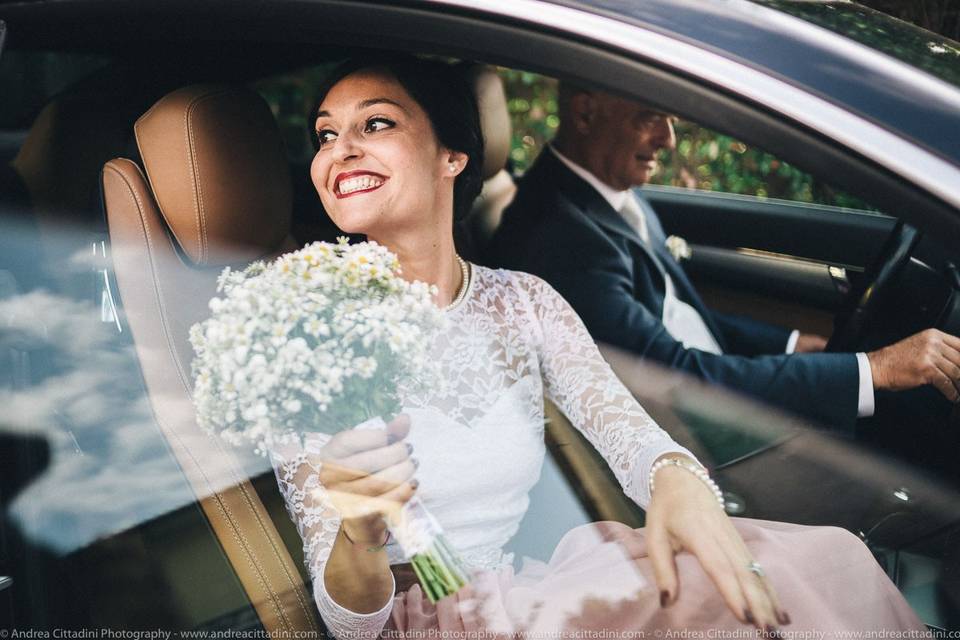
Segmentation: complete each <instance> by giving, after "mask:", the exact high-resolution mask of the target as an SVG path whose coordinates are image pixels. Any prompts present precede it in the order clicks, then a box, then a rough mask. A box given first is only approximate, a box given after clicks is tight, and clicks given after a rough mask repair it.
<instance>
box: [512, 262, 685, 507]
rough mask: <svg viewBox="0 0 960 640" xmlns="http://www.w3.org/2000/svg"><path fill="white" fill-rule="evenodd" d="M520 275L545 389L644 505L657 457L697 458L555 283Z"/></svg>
mask: <svg viewBox="0 0 960 640" xmlns="http://www.w3.org/2000/svg"><path fill="white" fill-rule="evenodd" d="M516 281H517V282H518V285H519V286H520V288H521V289H522V290H524V291H522V293H525V294H526V295H522V296H521V297H523V298H524V300H526V301H528V303H529V309H528V312H529V313H531V314H532V315H533V320H534V321H533V322H531V323H530V326H531V327H533V329H534V331H535V332H537V333H538V335H535V336H534V338H535V340H536V342H537V343H538V346H539V351H540V368H541V375H542V376H543V381H544V392H545V394H546V395H547V397H548V398H550V400H552V401H553V402H554V403H555V404H556V405H557V407H559V409H560V410H561V411H563V413H564V414H565V415H566V416H567V418H569V420H570V422H571V423H572V424H573V426H574V427H576V428H577V429H578V430H579V431H580V432H581V433H582V434H583V435H584V436H585V437H586V438H587V440H588V441H589V442H590V444H592V445H593V447H594V448H595V449H596V450H597V451H599V452H600V454H601V455H602V456H603V458H604V460H606V461H607V464H608V465H609V466H610V469H611V470H612V471H613V474H614V475H615V476H616V478H617V480H618V481H619V482H620V486H621V487H623V491H624V493H625V494H626V495H627V496H629V497H630V498H631V499H632V500H633V501H634V502H636V503H637V504H638V505H640V506H641V507H643V508H644V509H645V508H646V507H647V505H648V504H649V503H650V488H649V486H647V485H648V478H649V473H650V467H651V466H653V463H654V461H655V460H656V459H657V458H659V457H660V456H662V455H663V454H665V453H682V454H685V455H687V456H690V457H691V458H693V459H696V458H695V457H694V455H693V454H692V453H690V452H689V451H688V450H686V449H685V448H683V447H681V446H680V445H678V444H677V443H676V442H674V441H673V440H672V439H671V438H670V436H669V435H667V433H666V432H665V431H664V430H663V429H661V428H660V427H659V426H658V425H657V423H656V422H654V421H653V419H652V418H651V417H650V416H649V415H647V412H646V411H644V410H643V407H641V406H640V403H638V402H637V401H636V399H635V398H634V397H633V394H631V393H630V391H629V390H628V389H627V388H626V387H625V386H624V385H623V383H622V382H620V380H619V378H617V376H616V374H614V373H613V370H612V369H611V368H610V365H609V364H607V362H606V360H604V359H603V356H601V355H600V351H599V350H598V349H597V345H596V343H594V341H593V339H592V338H591V337H590V334H589V333H588V332H587V329H586V327H585V326H584V325H583V322H582V321H581V320H580V316H578V315H577V313H576V312H575V311H574V310H573V308H572V307H570V305H569V304H568V303H567V301H566V300H564V299H563V297H562V296H561V295H560V294H559V293H557V292H556V291H555V290H554V289H553V287H551V286H550V285H549V284H547V283H546V282H544V281H543V280H541V279H540V278H538V277H536V276H533V275H529V274H519V273H518V274H516Z"/></svg>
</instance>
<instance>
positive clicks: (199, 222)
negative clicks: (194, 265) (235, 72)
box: [183, 101, 206, 264]
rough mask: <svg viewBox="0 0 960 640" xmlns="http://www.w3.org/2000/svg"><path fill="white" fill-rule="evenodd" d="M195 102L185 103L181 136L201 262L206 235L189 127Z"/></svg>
mask: <svg viewBox="0 0 960 640" xmlns="http://www.w3.org/2000/svg"><path fill="white" fill-rule="evenodd" d="M195 104H196V101H193V102H191V103H190V104H189V105H187V109H186V110H185V111H184V112H183V136H184V139H185V142H186V144H187V155H188V158H187V159H188V162H189V165H188V166H189V167H190V177H191V178H192V179H193V190H192V192H191V193H192V194H193V212H194V220H195V221H196V226H197V261H198V262H199V263H200V264H203V261H204V253H205V251H206V246H205V245H206V235H205V233H204V231H205V229H204V223H205V220H204V219H203V194H202V193H201V191H200V175H199V173H200V172H199V169H198V168H197V165H196V153H195V150H194V148H193V142H192V140H191V139H192V137H193V130H192V128H191V127H190V115H191V113H192V111H193V107H194V105H195Z"/></svg>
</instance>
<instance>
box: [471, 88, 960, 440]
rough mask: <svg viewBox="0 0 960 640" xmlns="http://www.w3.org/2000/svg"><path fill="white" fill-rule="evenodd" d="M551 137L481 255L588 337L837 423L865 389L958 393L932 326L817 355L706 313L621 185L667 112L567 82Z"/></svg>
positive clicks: (957, 373) (843, 422)
mask: <svg viewBox="0 0 960 640" xmlns="http://www.w3.org/2000/svg"><path fill="white" fill-rule="evenodd" d="M559 111H560V118H561V124H560V127H559V129H558V131H557V135H556V138H555V139H554V140H553V142H552V143H551V144H550V145H548V147H547V148H546V149H545V150H544V151H543V152H542V153H541V154H540V156H539V157H538V159H537V161H536V163H535V164H534V166H533V167H532V168H531V169H530V170H529V171H528V172H527V173H526V175H525V176H524V177H523V179H522V180H521V181H520V184H519V187H518V191H517V195H516V197H515V199H514V201H513V203H512V204H511V205H510V207H509V208H508V209H507V210H506V211H505V212H504V216H503V221H502V223H501V225H500V227H499V229H498V231H497V233H496V235H495V236H494V238H493V241H492V243H491V247H490V251H489V253H488V256H489V261H490V262H491V264H494V265H496V266H503V267H508V268H512V269H519V270H523V271H529V272H531V273H534V274H536V275H539V276H540V277H542V278H544V279H545V280H546V281H547V282H549V283H550V284H551V285H553V287H554V288H556V289H557V290H558V291H559V292H560V293H561V294H562V295H563V296H564V297H565V298H566V299H567V300H568V301H569V302H570V304H571V305H572V306H573V307H574V309H576V311H577V312H578V313H579V315H580V317H581V318H582V319H583V321H584V323H585V324H586V326H587V328H588V329H589V330H590V332H591V333H592V335H593V337H594V338H595V339H596V340H598V341H600V342H605V343H608V344H611V345H614V346H616V347H620V348H622V349H626V350H628V351H632V352H634V353H636V354H639V355H641V356H644V357H648V358H651V359H653V360H656V361H659V362H661V363H663V364H665V365H668V366H670V367H676V368H679V369H682V370H684V371H687V372H689V373H691V374H693V375H696V376H698V377H700V378H703V379H705V380H707V381H709V382H713V383H718V384H721V385H724V386H727V387H730V388H733V389H736V390H739V391H741V392H744V393H746V394H748V395H751V396H754V397H756V398H759V399H761V400H764V401H766V402H768V403H771V404H773V405H777V406H780V407H782V408H785V409H787V410H791V411H793V412H795V413H797V414H800V415H803V416H806V417H809V418H812V419H815V420H817V421H820V422H823V423H825V424H827V425H830V426H833V427H835V428H838V429H840V430H842V431H845V432H847V433H851V434H852V432H853V429H854V425H855V423H856V419H857V418H858V417H866V416H869V415H872V414H873V411H874V391H875V390H880V389H889V390H904V389H910V388H914V387H918V386H922V385H926V384H932V385H934V386H935V387H936V388H937V389H938V390H939V391H940V392H941V393H942V394H943V395H944V396H946V397H947V398H948V399H949V400H951V401H954V402H955V401H957V399H958V397H960V392H958V388H960V339H958V338H956V337H954V336H951V335H948V334H945V333H943V332H940V331H936V330H932V329H931V330H928V331H924V332H922V333H919V334H916V335H914V336H911V337H910V338H907V339H905V340H902V341H901V342H898V343H896V344H893V345H890V346H888V347H885V348H882V349H879V350H877V351H874V352H871V353H858V354H853V353H819V352H820V351H822V350H823V347H824V346H825V340H824V339H823V338H822V337H820V336H814V335H805V334H800V333H798V332H796V331H790V330H788V329H783V328H780V327H775V326H772V325H769V324H765V323H760V322H757V321H754V320H749V319H746V318H741V317H734V316H729V315H724V314H720V313H715V312H711V311H710V310H709V309H707V308H706V306H705V305H704V304H703V302H702V300H701V299H700V297H699V296H698V295H697V292H696V291H695V290H694V288H693V286H692V285H691V283H690V281H689V280H688V279H687V276H686V275H685V274H684V272H683V269H682V268H681V266H680V264H679V263H678V262H677V260H676V259H675V258H674V257H673V256H672V255H671V253H670V252H669V251H668V250H667V247H666V246H665V237H664V232H663V229H662V227H661V225H660V222H659V220H658V219H657V216H656V214H655V213H654V212H653V210H652V209H651V208H650V206H649V205H648V204H647V203H645V202H644V201H643V199H642V197H639V196H638V195H637V194H636V193H635V192H633V191H632V190H631V189H632V188H633V187H636V186H639V185H642V184H644V183H645V182H647V180H648V179H649V177H650V175H651V173H652V172H653V170H654V168H655V165H656V156H657V154H658V152H660V151H661V150H663V149H672V148H673V147H674V145H675V142H676V139H675V136H674V131H673V118H672V117H671V116H669V115H667V114H664V113H662V112H659V111H656V110H654V109H651V108H649V107H647V106H645V105H643V104H639V103H637V102H633V101H630V100H626V99H623V98H620V97H617V96H613V95H609V94H605V93H602V92H598V91H588V90H585V89H581V88H576V87H572V86H569V85H566V86H561V89H560V95H559Z"/></svg>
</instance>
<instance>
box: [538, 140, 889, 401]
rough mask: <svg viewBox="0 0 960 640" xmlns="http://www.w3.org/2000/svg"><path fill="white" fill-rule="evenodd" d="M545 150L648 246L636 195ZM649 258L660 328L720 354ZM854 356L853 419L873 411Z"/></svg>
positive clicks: (790, 343)
mask: <svg viewBox="0 0 960 640" xmlns="http://www.w3.org/2000/svg"><path fill="white" fill-rule="evenodd" d="M547 148H548V149H550V151H551V152H552V153H553V155H555V156H556V157H557V159H558V160H560V162H562V163H563V164H564V166H566V167H567V168H568V169H570V170H571V171H573V172H574V173H575V174H576V175H577V176H579V177H580V178H582V179H583V180H584V181H585V182H586V183H587V184H589V185H590V186H591V187H593V188H594V190H596V192H597V193H599V194H600V195H601V196H602V197H603V199H604V200H606V201H607V202H608V203H609V204H610V206H611V207H613V209H614V210H615V211H617V212H618V213H620V215H622V216H623V217H624V219H625V220H626V221H627V222H628V223H629V224H630V226H631V227H633V228H634V229H636V231H637V234H638V235H639V236H640V240H641V241H643V242H644V244H646V245H647V246H648V247H650V232H649V230H648V228H647V220H646V215H645V214H644V212H643V208H642V207H641V206H640V205H639V204H638V203H637V201H636V196H634V194H633V192H632V191H630V190H629V189H627V190H625V191H616V190H615V189H613V188H611V187H609V186H608V185H606V184H604V183H603V182H601V181H600V180H599V179H598V178H597V177H596V176H594V175H593V174H592V173H590V172H589V171H587V170H586V169H584V168H583V167H581V166H580V165H578V164H577V163H575V162H574V161H573V160H571V159H569V158H567V157H566V156H564V155H563V154H562V153H560V152H559V151H557V149H556V147H554V146H553V145H552V144H550V145H547ZM651 255H652V257H653V259H654V262H655V263H657V268H658V269H659V270H660V273H661V275H662V276H663V280H664V296H663V316H662V317H661V322H663V326H664V328H665V329H666V330H667V332H669V333H670V335H671V336H673V339H674V340H676V341H678V342H681V343H683V346H684V347H685V348H687V349H699V350H700V351H706V352H708V353H714V354H718V355H719V354H722V353H723V352H722V350H721V349H720V345H719V344H718V343H717V340H716V337H714V335H713V334H712V333H711V332H710V328H709V327H708V326H707V324H706V322H704V320H703V317H702V316H701V315H700V313H699V312H697V310H696V309H695V308H694V307H692V306H691V305H689V304H687V303H686V302H684V301H683V300H681V299H680V298H678V297H677V294H676V289H675V287H674V284H673V280H672V279H671V278H670V274H668V273H667V272H666V270H665V269H664V268H663V267H662V265H660V264H659V262H658V259H657V256H656V254H654V253H653V252H652V251H651ZM799 337H800V331H799V330H797V329H794V330H793V331H792V332H791V333H790V337H789V338H787V345H786V349H784V352H785V353H788V354H789V353H793V352H794V350H795V349H796V347H797V339H798V338H799ZM856 356H857V371H858V373H859V379H860V383H859V389H858V394H857V417H858V418H865V417H869V416H872V415H873V412H874V397H873V372H872V371H871V370H870V361H869V359H867V355H866V354H865V353H858V354H856Z"/></svg>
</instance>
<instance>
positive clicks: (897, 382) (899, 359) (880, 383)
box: [867, 329, 960, 402]
mask: <svg viewBox="0 0 960 640" xmlns="http://www.w3.org/2000/svg"><path fill="white" fill-rule="evenodd" d="M867 359H869V360H870V370H871V372H872V373H873V387H874V388H875V389H888V390H890V391H903V390H905V389H913V388H914V387H919V386H922V385H925V384H932V385H933V386H934V387H936V388H937V390H938V391H939V392H940V393H942V394H943V395H944V396H945V397H946V398H947V400H950V401H951V402H957V401H958V400H960V338H957V337H956V336H952V335H950V334H949V333H944V332H943V331H938V330H936V329H927V330H926V331H921V332H920V333H917V334H914V335H912V336H910V337H909V338H905V339H903V340H901V341H900V342H897V343H894V344H892V345H890V346H887V347H883V348H882V349H878V350H876V351H872V352H870V353H868V354H867Z"/></svg>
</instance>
